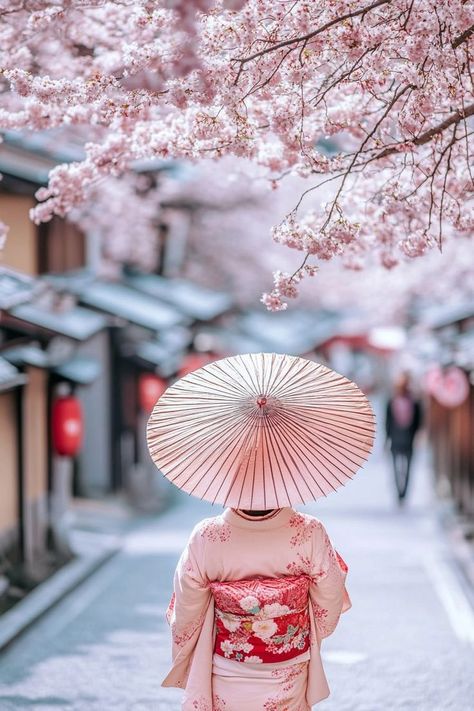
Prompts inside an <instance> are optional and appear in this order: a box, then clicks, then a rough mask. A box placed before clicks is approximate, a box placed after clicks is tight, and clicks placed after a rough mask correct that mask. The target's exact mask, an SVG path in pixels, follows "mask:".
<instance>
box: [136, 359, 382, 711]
mask: <svg viewBox="0 0 474 711" xmlns="http://www.w3.org/2000/svg"><path fill="white" fill-rule="evenodd" d="M374 434H375V418H374V413H373V411H372V408H371V406H370V403H369V401H368V400H367V398H366V396H365V395H364V393H363V392H362V391H361V390H360V389H359V388H358V387H357V386H356V385H355V383H353V382H352V381H350V380H348V379H347V378H345V377H344V376H342V375H340V374H339V373H335V372H334V371H332V370H331V369H329V368H327V367H325V366H323V365H321V364H319V363H315V362H312V361H308V360H305V359H303V358H295V357H292V356H286V355H279V354H274V353H258V354H248V355H243V356H235V357H231V358H225V359H222V360H219V361H216V362H214V363H211V364H210V365H207V366H205V367H203V368H200V369H198V370H197V371H194V372H193V373H190V374H189V375H187V376H185V377H184V378H182V379H181V380H179V381H177V382H176V383H175V384H174V385H172V386H171V387H170V388H168V390H167V391H166V393H165V394H164V395H163V396H162V397H161V398H160V400H159V401H158V403H157V404H156V405H155V408H154V411H153V413H152V415H151V417H150V421H149V423H148V445H149V449H150V453H151V456H152V458H153V459H154V461H155V463H156V464H157V466H158V467H159V468H160V470H161V471H163V472H164V473H165V475H166V476H168V477H169V478H170V479H171V481H173V482H174V483H175V484H176V485H177V486H179V487H180V488H182V489H183V490H184V491H187V492H188V493H191V494H195V495H197V496H199V497H200V498H203V499H207V500H209V501H212V502H213V503H221V504H223V505H224V506H226V507H227V508H225V510H224V512H223V513H221V514H219V515H217V516H214V517H212V518H207V519H204V520H203V521H201V522H200V523H198V524H197V526H195V528H194V530H193V532H192V534H191V538H190V540H189V542H188V544H187V546H186V548H185V550H184V552H183V553H182V555H181V557H180V559H179V562H178V566H177V569H176V572H175V576H174V592H173V595H172V598H171V602H170V605H169V607H168V611H167V617H168V621H169V623H170V625H171V632H172V641H173V654H172V657H173V666H172V668H171V671H170V672H169V674H168V675H167V677H166V679H165V680H164V681H163V685H164V686H175V687H178V688H183V689H185V693H184V697H183V707H182V708H183V710H184V711H242V709H245V710H246V711H277V710H278V709H285V710H286V711H309V710H310V709H311V707H312V706H313V704H315V703H318V702H319V701H321V700H322V699H324V698H325V697H326V696H328V694H329V687H328V683H327V680H326V677H325V674H324V669H323V665H322V661H321V653H320V647H321V642H322V640H323V639H324V638H325V637H328V636H329V635H330V634H332V632H333V631H334V630H335V628H336V625H337V624H338V621H339V618H340V616H341V613H343V612H344V611H345V610H348V609H349V608H350V606H351V601H350V598H349V595H348V593H347V590H346V587H345V580H346V575H347V571H348V568H347V565H346V564H345V562H344V561H343V559H342V558H341V556H340V555H339V554H338V552H337V551H336V550H335V549H334V547H333V545H332V543H331V541H330V539H329V536H328V534H327V532H326V529H325V528H324V526H323V524H322V523H321V521H319V520H318V519H317V518H315V517H314V516H310V515H307V514H302V513H299V512H297V511H296V510H295V509H294V508H293V505H294V504H297V503H305V502H307V501H311V500H314V499H317V498H318V497H320V496H324V495H326V494H328V493H330V492H331V491H334V490H335V489H337V487H338V486H342V484H344V482H345V481H346V480H347V479H348V478H350V477H351V476H352V475H353V474H355V472H356V471H357V470H358V468H359V467H360V466H361V465H362V463H363V462H364V461H365V460H366V459H367V457H368V455H369V452H370V450H371V448H372V444H373V440H374Z"/></svg>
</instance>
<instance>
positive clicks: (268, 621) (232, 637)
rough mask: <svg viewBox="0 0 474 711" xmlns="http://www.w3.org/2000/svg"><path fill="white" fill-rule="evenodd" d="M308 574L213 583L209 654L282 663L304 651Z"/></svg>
mask: <svg viewBox="0 0 474 711" xmlns="http://www.w3.org/2000/svg"><path fill="white" fill-rule="evenodd" d="M309 583H310V578H309V577H308V576H306V575H297V576H296V575H295V576H288V577H283V578H254V579H251V580H236V581H229V582H223V583H220V582H214V583H211V585H210V587H211V590H212V593H213V595H214V601H215V619H216V640H215V645H214V652H215V653H216V654H220V655H221V656H223V657H227V659H234V660H236V661H239V662H250V663H258V662H266V663H272V662H283V661H286V660H288V659H292V658H293V657H296V656H298V655H300V654H303V652H306V651H307V650H308V649H309V614H308V593H309Z"/></svg>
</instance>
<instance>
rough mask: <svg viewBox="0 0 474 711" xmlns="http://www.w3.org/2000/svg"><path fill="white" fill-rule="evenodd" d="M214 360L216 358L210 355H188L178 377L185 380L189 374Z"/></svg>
mask: <svg viewBox="0 0 474 711" xmlns="http://www.w3.org/2000/svg"><path fill="white" fill-rule="evenodd" d="M214 360H215V357H214V356H212V355H211V354H210V353H188V355H187V356H186V357H185V358H184V360H183V362H182V364H181V368H180V369H179V371H178V377H179V378H183V377H184V376H185V375H188V373H192V372H193V371H194V370H197V369H198V368H202V367H203V366H204V365H207V364H208V363H212V362H213V361H214Z"/></svg>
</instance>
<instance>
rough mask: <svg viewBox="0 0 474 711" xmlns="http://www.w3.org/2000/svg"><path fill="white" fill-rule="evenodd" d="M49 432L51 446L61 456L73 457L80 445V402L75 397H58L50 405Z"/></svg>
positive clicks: (81, 429)
mask: <svg viewBox="0 0 474 711" xmlns="http://www.w3.org/2000/svg"><path fill="white" fill-rule="evenodd" d="M51 415H52V423H51V432H52V439H53V448H54V451H55V452H56V454H59V455H60V456H62V457H75V456H76V455H77V454H78V453H79V451H80V449H81V445H82V435H83V423H82V408H81V403H80V402H79V400H78V399H77V398H76V397H73V396H72V395H68V396H66V397H58V398H56V400H54V402H53V406H52V412H51Z"/></svg>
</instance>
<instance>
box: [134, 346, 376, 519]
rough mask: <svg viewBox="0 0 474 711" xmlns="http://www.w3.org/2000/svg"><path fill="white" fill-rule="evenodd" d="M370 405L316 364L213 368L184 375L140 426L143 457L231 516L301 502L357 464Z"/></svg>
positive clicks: (234, 360)
mask: <svg viewBox="0 0 474 711" xmlns="http://www.w3.org/2000/svg"><path fill="white" fill-rule="evenodd" d="M374 436H375V416H374V412H373V410H372V407H371V405H370V403H369V401H368V399H367V397H366V396H365V395H364V393H363V392H362V391H361V390H360V389H359V388H358V387H357V385H356V384H355V383H353V382H352V381H351V380H348V379H347V378H345V377H344V376H343V375H339V373H336V372H335V371H334V370H331V369H330V368H327V367H326V366H324V365H321V364H319V363H315V362H313V361H310V360H305V359H304V358H296V357H294V356H288V355H279V354H275V353H252V354H247V355H238V356H233V357H230V358H224V359H222V360H217V361H214V362H213V363H210V364H209V365H206V366H204V367H203V368H199V369H198V370H196V371H194V372H192V373H190V374H189V375H186V376H185V377H183V378H181V379H180V380H178V381H177V382H175V383H174V384H173V385H172V386H171V387H169V388H168V389H167V390H166V392H165V393H164V395H162V397H160V399H159V400H158V402H157V403H156V405H155V407H154V409H153V412H152V414H151V416H150V419H149V421H148V427H147V441H148V448H149V450H150V454H151V457H152V459H153V461H154V462H155V464H156V466H157V467H158V468H159V469H160V470H161V471H162V473H163V474H164V475H165V476H166V477H167V478H168V479H169V480H170V481H172V482H173V484H175V485H176V486H178V487H179V488H180V489H182V490H183V491H186V492H188V493H189V494H193V495H194V496H197V497H199V498H200V499H205V500H207V501H211V502H212V503H219V504H223V505H227V506H231V507H234V508H239V509H248V510H266V509H272V508H281V507H282V506H293V505H295V504H301V503H307V502H308V501H312V500H314V499H317V498H319V497H321V496H326V495H327V494H328V493H330V492H331V491H335V490H336V489H337V488H338V487H340V486H342V485H344V484H345V483H346V482H347V481H348V480H349V479H351V478H352V477H353V475H354V474H355V472H357V470H358V469H359V468H360V467H361V466H362V464H363V463H364V462H365V461H366V460H367V458H368V456H369V453H370V451H371V449H372V445H373V441H374Z"/></svg>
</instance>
